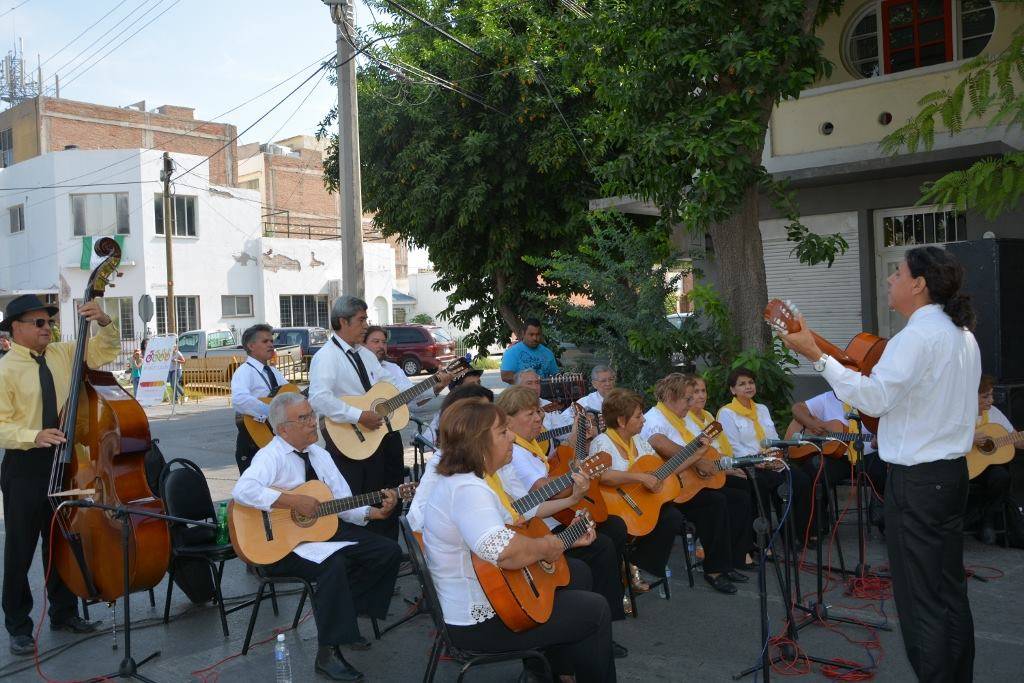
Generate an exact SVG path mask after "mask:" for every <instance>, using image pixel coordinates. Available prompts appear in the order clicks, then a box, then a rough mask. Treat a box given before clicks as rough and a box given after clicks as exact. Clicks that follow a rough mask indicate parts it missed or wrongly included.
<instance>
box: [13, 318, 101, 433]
mask: <svg viewBox="0 0 1024 683" xmlns="http://www.w3.org/2000/svg"><path fill="white" fill-rule="evenodd" d="M117 327H118V326H117V325H114V324H110V325H107V326H106V327H100V329H99V334H97V335H96V336H95V337H93V338H92V339H90V340H89V344H88V345H87V346H86V351H85V360H86V363H87V364H88V365H89V367H91V368H98V367H100V366H101V365H106V364H107V363H112V362H113V361H114V360H116V359H117V355H118V354H119V353H120V352H121V341H120V339H119V338H118V337H119V335H118V329H117ZM36 355H38V354H36V353H33V352H32V351H29V350H28V349H27V348H25V347H24V346H21V345H20V344H11V350H10V351H8V352H7V355H5V356H4V357H3V358H0V448H14V449H22V450H25V449H29V448H35V447H36V444H35V440H36V434H38V433H39V432H40V431H41V430H42V425H43V395H42V389H41V388H40V386H39V364H38V363H36V361H35V357H36ZM45 357H46V366H47V367H48V368H49V369H50V374H52V375H53V386H54V388H55V389H56V392H57V409H58V410H60V409H61V408H62V407H63V406H64V402H65V401H67V399H68V394H69V393H70V392H71V380H70V377H71V365H72V363H74V359H75V342H52V343H51V344H50V345H49V346H47V347H46V354H45Z"/></svg>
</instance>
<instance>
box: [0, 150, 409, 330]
mask: <svg viewBox="0 0 1024 683" xmlns="http://www.w3.org/2000/svg"><path fill="white" fill-rule="evenodd" d="M172 157H173V159H174V161H175V164H176V169H177V170H176V174H181V173H182V172H183V171H185V170H187V169H192V167H193V166H196V165H197V164H200V162H202V161H203V157H199V156H192V155H185V154H173V155H172ZM161 159H162V152H158V151H146V150H138V149H129V150H99V151H85V150H65V151H62V152H54V153H50V154H45V155H43V156H39V157H35V158H32V159H28V160H26V161H23V162H21V163H18V164H15V165H13V166H10V167H8V168H5V169H2V170H0V308H2V307H3V306H5V305H6V303H7V302H8V301H10V300H11V299H12V298H14V297H15V296H18V295H20V294H24V293H29V292H31V293H37V294H40V295H44V296H48V297H49V298H50V300H51V301H53V302H55V303H56V304H57V305H59V306H60V309H61V310H60V314H59V318H60V327H61V332H62V335H63V336H65V337H69V336H72V335H73V334H74V324H75V317H74V309H73V307H72V306H71V305H70V304H71V303H72V302H73V300H74V299H78V298H81V297H82V295H83V292H84V289H85V285H86V281H87V278H88V275H89V271H88V270H87V269H83V268H82V265H81V264H82V259H83V255H82V252H83V248H84V245H85V244H87V243H88V240H87V239H86V238H87V237H89V236H100V235H113V236H117V237H119V238H120V239H122V240H123V255H122V261H121V272H122V277H120V278H119V279H118V280H117V281H116V282H115V283H114V284H115V287H114V288H113V289H108V291H107V292H106V296H105V297H104V298H105V306H106V308H107V310H108V312H109V313H111V314H112V315H115V316H116V317H118V319H119V324H120V327H121V334H122V337H123V338H125V339H132V338H140V337H141V336H142V323H141V322H140V321H139V319H138V302H139V298H140V297H141V296H142V295H143V294H149V295H150V296H151V297H152V298H153V300H154V301H155V302H156V318H155V320H154V321H153V322H151V323H150V332H151V333H154V332H155V333H162V332H163V331H164V330H165V325H166V317H165V315H166V313H165V311H166V295H167V269H166V257H165V245H164V242H165V238H164V234H163V220H162V215H163V210H162V205H161V201H160V197H161V195H160V193H161V191H162V184H161V183H160V178H159V176H160V169H161V167H162V161H161ZM172 185H173V191H174V193H175V199H174V201H175V226H174V230H173V235H174V245H173V258H174V295H175V308H176V310H177V327H178V330H179V331H184V330H189V329H199V328H202V329H224V328H231V329H234V330H236V331H238V332H240V331H241V330H242V329H244V328H245V327H247V326H249V325H251V324H253V323H255V322H264V321H265V322H268V323H270V324H271V325H274V326H307V325H319V326H323V327H328V326H329V325H328V320H327V312H328V309H329V306H330V300H331V299H332V298H333V297H335V296H337V295H338V294H340V293H341V292H340V281H341V263H342V258H341V256H342V254H341V242H340V240H335V239H320V240H316V239H313V240H311V239H294V238H268V237H263V226H262V223H261V214H262V211H261V203H260V197H259V193H258V192H255V191H252V190H244V189H238V188H230V187H220V186H216V185H211V184H210V183H209V177H208V167H207V164H205V163H203V164H201V165H199V166H198V167H197V168H195V169H194V170H190V171H189V172H188V173H186V174H185V175H184V176H182V177H181V178H176V180H175V181H174V183H173V184H172ZM364 252H365V279H366V300H367V301H368V302H369V303H370V313H371V317H377V319H378V320H380V322H389V321H390V311H391V299H392V294H391V292H392V288H393V286H394V280H395V274H394V273H395V265H394V260H395V259H394V253H393V250H392V249H391V247H390V246H388V245H387V244H374V243H368V244H365V245H364ZM381 312H382V313H383V315H384V316H386V319H380V317H379V316H380V315H381Z"/></svg>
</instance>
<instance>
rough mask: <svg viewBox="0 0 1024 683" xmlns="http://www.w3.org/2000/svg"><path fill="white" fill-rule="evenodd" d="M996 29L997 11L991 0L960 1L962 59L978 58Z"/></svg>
mask: <svg viewBox="0 0 1024 683" xmlns="http://www.w3.org/2000/svg"><path fill="white" fill-rule="evenodd" d="M995 27H996V11H995V10H994V9H993V8H992V3H991V2H989V0H960V58H961V59H970V58H971V57H977V56H978V55H979V54H981V51H982V50H984V49H985V46H986V45H988V41H989V40H990V39H991V38H992V31H994V30H995Z"/></svg>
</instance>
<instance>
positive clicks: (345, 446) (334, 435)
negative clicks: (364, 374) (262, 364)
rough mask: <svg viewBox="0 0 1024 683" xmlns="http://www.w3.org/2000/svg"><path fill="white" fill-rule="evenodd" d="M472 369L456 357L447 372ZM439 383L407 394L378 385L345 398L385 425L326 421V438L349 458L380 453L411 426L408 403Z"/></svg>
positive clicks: (415, 387) (433, 380)
mask: <svg viewBox="0 0 1024 683" xmlns="http://www.w3.org/2000/svg"><path fill="white" fill-rule="evenodd" d="M470 369H471V368H470V365H469V363H467V362H466V359H465V358H456V359H455V360H453V361H452V362H451V363H449V364H448V365H446V366H445V368H444V371H445V372H447V373H449V374H451V375H452V376H453V378H456V377H461V376H462V375H463V374H465V373H466V372H468V371H469V370H470ZM437 381H438V380H437V375H434V376H432V377H431V378H430V379H427V380H424V381H422V382H420V383H418V384H414V385H413V386H411V387H409V388H408V389H406V390H405V391H399V390H398V389H397V388H396V387H395V385H394V384H391V383H390V382H377V383H376V384H374V385H373V386H372V387H370V390H369V391H367V392H366V393H365V394H363V395H362V396H342V397H341V400H342V401H344V402H345V403H347V404H349V405H350V406H354V407H356V408H358V409H359V410H372V411H373V412H375V413H377V415H379V416H380V417H381V418H382V419H383V420H384V424H382V425H381V426H380V427H378V428H377V429H368V428H366V427H364V426H363V425H361V424H358V423H355V424H354V423H350V422H335V421H334V420H331V419H329V418H325V419H324V421H323V425H322V429H323V434H324V439H326V440H328V441H330V442H331V443H332V444H334V446H335V448H337V449H338V451H340V452H341V453H343V454H344V455H345V457H347V458H350V459H351V460H366V459H367V458H369V457H370V456H371V455H373V454H374V452H376V450H377V447H378V446H380V442H381V441H383V440H384V437H385V436H387V435H388V434H390V433H391V432H396V431H398V430H400V429H402V428H403V427H405V426H406V425H407V424H409V406H408V405H407V404H408V403H409V402H410V401H412V400H413V399H415V398H416V397H417V396H419V395H420V394H422V393H424V392H425V391H427V390H428V389H433V388H434V386H435V385H436V384H437Z"/></svg>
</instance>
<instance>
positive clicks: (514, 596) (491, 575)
mask: <svg viewBox="0 0 1024 683" xmlns="http://www.w3.org/2000/svg"><path fill="white" fill-rule="evenodd" d="M593 524H594V523H593V521H591V519H590V518H589V517H588V516H587V513H586V512H579V513H577V517H576V519H575V520H574V521H573V522H572V524H570V525H569V526H567V527H566V528H565V529H564V530H562V531H560V532H558V533H557V534H555V536H556V537H557V538H558V540H560V541H561V542H562V547H563V548H565V549H566V550H568V549H569V548H571V547H572V546H573V544H575V543H576V541H578V540H580V539H581V538H583V536H584V535H586V533H587V532H588V531H589V530H590V528H591V527H592V526H593ZM509 528H510V529H512V530H513V531H515V532H516V533H519V534H523V535H525V536H529V537H531V538H542V537H544V536H547V535H548V534H550V533H551V532H550V531H548V527H547V526H546V525H545V524H544V522H542V521H541V520H539V519H537V518H536V517H535V518H533V519H531V520H530V521H529V522H528V523H527V524H526V525H525V526H516V527H512V526H510V527H509ZM473 570H474V571H475V572H476V578H477V580H478V581H480V587H481V588H482V589H483V591H484V593H485V594H486V595H487V599H488V601H490V603H491V607H493V608H494V612H495V613H496V614H497V615H498V617H499V618H500V619H501V621H502V622H503V623H504V624H505V626H507V627H508V628H509V629H511V630H513V631H515V632H517V633H518V632H521V631H527V630H529V629H531V628H533V627H534V626H537V625H538V624H543V623H544V622H546V621H547V620H548V619H550V618H551V610H552V608H553V607H554V603H555V589H556V588H558V587H559V586H564V585H566V584H568V583H569V565H568V564H566V561H565V557H559V558H558V559H557V560H556V561H555V562H554V563H549V562H546V561H544V560H538V561H537V562H534V563H533V564H530V565H527V566H525V567H522V568H521V569H501V568H500V567H498V566H496V565H493V564H491V563H490V562H487V561H485V560H482V559H480V558H479V557H477V556H476V555H473Z"/></svg>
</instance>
